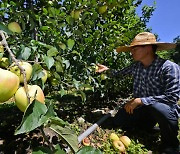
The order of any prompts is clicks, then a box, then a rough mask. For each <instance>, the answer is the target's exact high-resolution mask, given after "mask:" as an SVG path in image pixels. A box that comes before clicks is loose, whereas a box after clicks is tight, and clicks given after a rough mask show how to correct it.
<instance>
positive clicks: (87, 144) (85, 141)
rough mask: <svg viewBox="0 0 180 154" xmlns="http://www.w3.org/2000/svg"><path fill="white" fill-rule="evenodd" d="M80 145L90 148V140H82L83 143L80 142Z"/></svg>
mask: <svg viewBox="0 0 180 154" xmlns="http://www.w3.org/2000/svg"><path fill="white" fill-rule="evenodd" d="M82 143H83V145H85V146H90V140H89V138H87V137H86V138H84V139H83V141H82Z"/></svg>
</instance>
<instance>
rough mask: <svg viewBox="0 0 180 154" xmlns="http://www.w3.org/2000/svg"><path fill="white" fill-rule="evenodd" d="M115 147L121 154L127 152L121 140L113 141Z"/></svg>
mask: <svg viewBox="0 0 180 154" xmlns="http://www.w3.org/2000/svg"><path fill="white" fill-rule="evenodd" d="M113 147H114V148H115V149H118V150H119V152H121V153H124V152H125V151H126V149H125V146H124V144H123V143H122V142H121V141H119V140H115V141H113Z"/></svg>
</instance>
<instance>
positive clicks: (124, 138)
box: [119, 136, 131, 147]
mask: <svg viewBox="0 0 180 154" xmlns="http://www.w3.org/2000/svg"><path fill="white" fill-rule="evenodd" d="M119 140H120V141H121V142H122V143H123V144H124V145H125V147H128V146H129V145H130V143H131V140H130V139H129V137H127V136H121V137H120V138H119Z"/></svg>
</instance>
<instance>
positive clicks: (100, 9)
mask: <svg viewBox="0 0 180 154" xmlns="http://www.w3.org/2000/svg"><path fill="white" fill-rule="evenodd" d="M107 8H108V6H107V5H103V6H100V7H99V9H98V10H99V13H100V14H103V13H105V12H106V11H107Z"/></svg>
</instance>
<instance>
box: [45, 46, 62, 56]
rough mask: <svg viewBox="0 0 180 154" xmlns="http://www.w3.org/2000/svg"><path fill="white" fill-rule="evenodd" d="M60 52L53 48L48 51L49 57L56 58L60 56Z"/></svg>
mask: <svg viewBox="0 0 180 154" xmlns="http://www.w3.org/2000/svg"><path fill="white" fill-rule="evenodd" d="M58 53H59V52H58V50H57V49H56V48H55V47H52V48H50V49H49V50H48V51H47V55H48V56H49V57H52V56H56V55H57V54H58Z"/></svg>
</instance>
